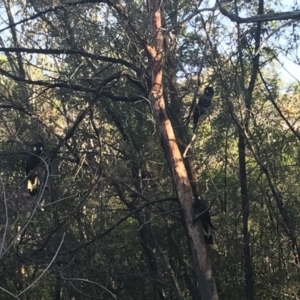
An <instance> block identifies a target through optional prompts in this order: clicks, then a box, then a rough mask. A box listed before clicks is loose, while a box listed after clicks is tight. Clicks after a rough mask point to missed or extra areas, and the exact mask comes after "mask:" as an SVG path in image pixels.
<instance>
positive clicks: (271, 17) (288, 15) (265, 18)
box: [217, 0, 300, 24]
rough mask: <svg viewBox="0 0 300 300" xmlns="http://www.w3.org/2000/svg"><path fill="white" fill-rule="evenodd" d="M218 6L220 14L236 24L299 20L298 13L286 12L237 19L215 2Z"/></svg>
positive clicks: (237, 17)
mask: <svg viewBox="0 0 300 300" xmlns="http://www.w3.org/2000/svg"><path fill="white" fill-rule="evenodd" d="M217 3H218V5H219V9H220V12H221V13H222V14H223V15H224V16H225V17H227V18H229V19H230V20H231V21H233V22H236V23H237V24H243V23H257V22H269V21H283V20H291V19H293V20H300V11H299V10H295V11H287V12H279V13H273V14H263V15H256V16H252V17H248V18H242V17H239V16H237V15H235V14H233V13H230V12H229V11H227V10H226V9H225V8H223V7H222V4H220V2H219V0H217Z"/></svg>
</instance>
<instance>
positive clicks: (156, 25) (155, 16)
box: [145, 0, 219, 300]
mask: <svg viewBox="0 0 300 300" xmlns="http://www.w3.org/2000/svg"><path fill="white" fill-rule="evenodd" d="M160 4H161V1H159V0H149V1H148V9H149V16H150V27H151V28H150V29H151V36H150V39H149V41H150V42H149V43H147V44H146V45H145V50H146V53H147V55H148V60H149V65H148V88H149V100H150V103H151V109H152V114H153V118H154V120H155V122H156V127H157V131H158V134H159V138H160V142H161V145H162V148H163V151H164V154H165V157H166V159H167V161H168V164H169V168H170V170H171V173H172V176H173V181H174V184H175V186H176V189H177V193H178V199H179V202H180V205H181V208H182V212H183V217H184V221H185V226H186V232H187V236H188V240H189V243H190V248H191V251H192V258H193V263H194V266H195V269H196V274H197V281H198V285H199V288H200V295H201V299H202V300H215V299H219V298H218V294H217V289H216V284H215V279H214V276H213V272H212V267H211V261H210V257H209V252H208V248H207V247H206V245H205V242H204V237H203V235H202V228H200V227H201V225H200V226H199V225H194V224H193V216H192V190H191V186H190V183H189V179H188V175H187V172H186V168H185V166H184V162H183V158H182V156H181V153H180V150H179V147H178V144H177V142H176V139H175V135H174V131H173V128H172V125H171V122H170V120H169V118H168V116H167V113H166V107H165V101H164V98H163V72H162V68H163V34H162V30H161V25H162V15H161V9H160Z"/></svg>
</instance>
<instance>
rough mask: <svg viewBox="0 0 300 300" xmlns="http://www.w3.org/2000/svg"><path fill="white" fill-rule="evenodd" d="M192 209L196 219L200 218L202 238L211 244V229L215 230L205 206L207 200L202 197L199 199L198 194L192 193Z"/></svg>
mask: <svg viewBox="0 0 300 300" xmlns="http://www.w3.org/2000/svg"><path fill="white" fill-rule="evenodd" d="M193 200H194V201H193V210H194V214H195V216H196V219H200V222H201V225H202V228H203V234H204V239H205V242H206V243H207V244H210V245H212V244H213V236H212V232H211V229H213V230H216V229H215V227H214V226H213V224H212V223H211V220H210V214H209V210H208V206H207V202H206V200H204V199H201V198H200V197H199V196H197V195H194V199H193Z"/></svg>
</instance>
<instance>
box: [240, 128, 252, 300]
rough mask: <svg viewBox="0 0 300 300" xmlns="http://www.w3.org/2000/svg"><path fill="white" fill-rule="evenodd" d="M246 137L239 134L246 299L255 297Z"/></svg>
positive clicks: (250, 299)
mask: <svg viewBox="0 0 300 300" xmlns="http://www.w3.org/2000/svg"><path fill="white" fill-rule="evenodd" d="M245 142H246V141H245V138H244V136H243V134H242V133H240V136H239V143H238V148H239V167H240V187H241V196H242V215H243V236H244V259H245V279H246V299H247V300H252V299H253V270H252V260H251V252H250V232H249V228H248V219H249V197H248V187H247V171H246V155H245V148H246V147H245Z"/></svg>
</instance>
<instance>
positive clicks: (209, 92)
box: [193, 86, 214, 131]
mask: <svg viewBox="0 0 300 300" xmlns="http://www.w3.org/2000/svg"><path fill="white" fill-rule="evenodd" d="M213 95H214V89H213V88H212V87H211V86H207V87H206V88H205V89H204V93H203V95H201V96H200V97H199V101H198V104H197V106H196V108H195V112H194V129H193V130H194V131H195V129H196V127H197V124H198V122H199V118H200V117H201V116H202V115H204V114H205V113H207V112H208V110H209V108H210V107H211V102H212V98H213Z"/></svg>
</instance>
